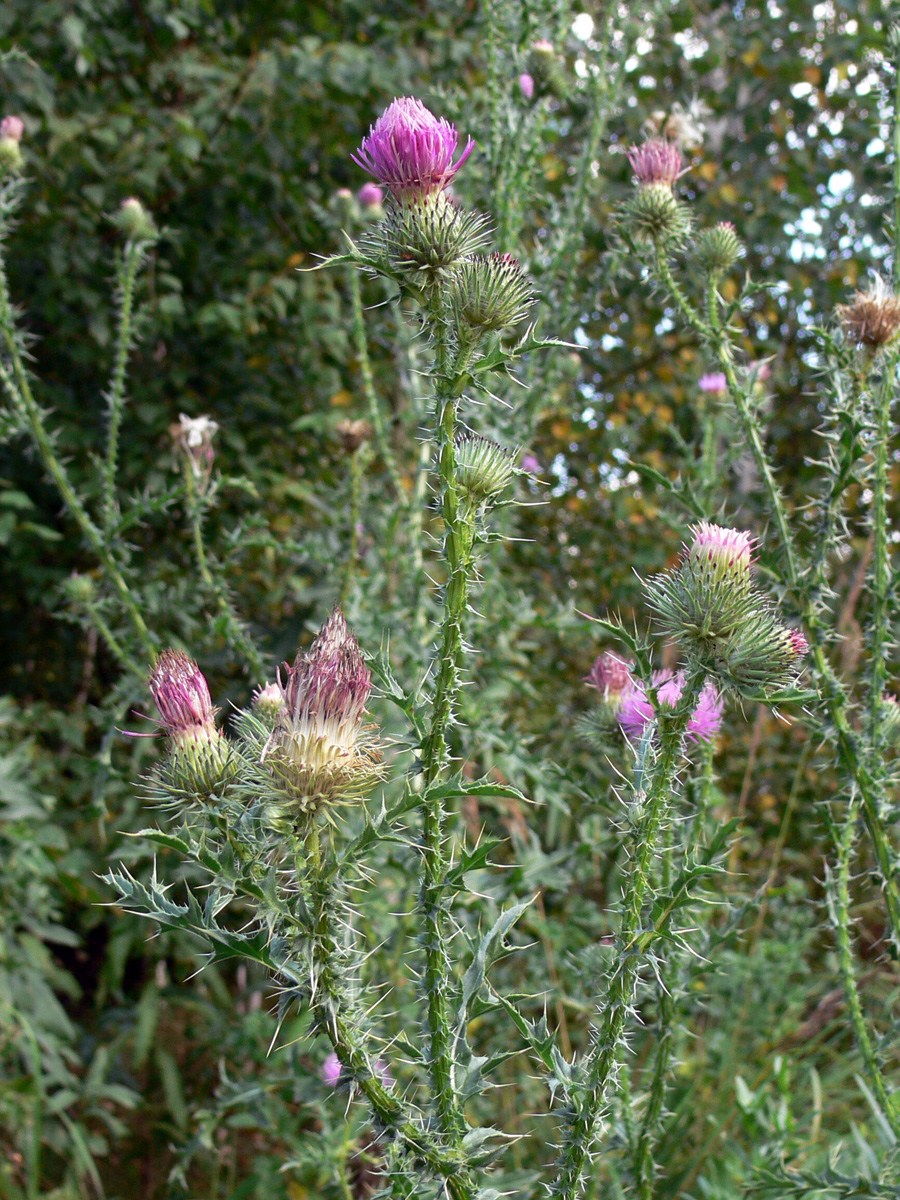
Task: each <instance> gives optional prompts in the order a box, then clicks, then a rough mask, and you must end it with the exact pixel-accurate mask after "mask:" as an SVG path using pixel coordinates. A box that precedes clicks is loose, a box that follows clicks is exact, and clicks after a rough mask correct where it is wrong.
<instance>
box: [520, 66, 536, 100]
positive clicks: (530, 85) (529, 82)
mask: <svg viewBox="0 0 900 1200" xmlns="http://www.w3.org/2000/svg"><path fill="white" fill-rule="evenodd" d="M519 91H520V92H521V93H522V95H523V96H524V97H525V99H526V100H533V99H534V77H533V76H532V75H529V74H528V72H527V71H523V72H522V74H521V75H520V76H519Z"/></svg>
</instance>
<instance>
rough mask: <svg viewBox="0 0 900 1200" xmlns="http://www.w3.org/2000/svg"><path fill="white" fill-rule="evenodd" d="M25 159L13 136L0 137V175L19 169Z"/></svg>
mask: <svg viewBox="0 0 900 1200" xmlns="http://www.w3.org/2000/svg"><path fill="white" fill-rule="evenodd" d="M24 162H25V159H24V157H23V155H22V148H21V146H20V145H19V143H18V142H17V141H16V139H15V138H11V137H0V175H5V174H6V173H7V172H10V173H12V172H14V171H21V170H22V167H23V165H24Z"/></svg>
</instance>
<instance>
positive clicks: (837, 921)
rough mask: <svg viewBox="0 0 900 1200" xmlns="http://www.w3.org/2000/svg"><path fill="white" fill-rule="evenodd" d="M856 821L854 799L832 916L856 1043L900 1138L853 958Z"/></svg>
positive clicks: (838, 834) (839, 836) (832, 888)
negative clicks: (852, 858)
mask: <svg viewBox="0 0 900 1200" xmlns="http://www.w3.org/2000/svg"><path fill="white" fill-rule="evenodd" d="M855 823H856V801H855V800H851V802H850V805H849V810H848V813H847V817H846V820H845V822H844V826H843V828H842V829H841V830H840V831H838V830H836V829H833V835H834V842H835V850H836V852H837V869H836V872H835V875H834V878H833V879H830V880H829V888H828V899H829V909H830V910H831V918H832V922H833V924H834V932H835V938H836V940H837V949H838V962H839V965H840V971H841V979H842V981H843V984H844V991H845V993H846V996H847V1010H848V1012H849V1014H850V1023H851V1024H852V1026H853V1032H854V1034H855V1036H856V1044H857V1046H858V1047H859V1051H860V1054H861V1055H862V1057H863V1061H864V1062H865V1065H866V1070H867V1071H868V1073H869V1079H870V1081H871V1083H872V1087H873V1090H874V1092H875V1098H876V1099H877V1101H878V1104H879V1106H880V1108H881V1110H882V1112H883V1113H884V1116H885V1119H886V1120H887V1122H888V1124H889V1125H890V1127H891V1129H892V1131H893V1133H894V1136H895V1137H896V1138H897V1140H898V1141H900V1116H898V1113H897V1109H896V1106H895V1105H894V1102H893V1099H892V1097H891V1095H890V1094H889V1092H888V1090H887V1084H886V1083H885V1080H884V1075H883V1074H882V1071H881V1064H880V1063H879V1061H878V1055H877V1053H876V1051H875V1047H874V1046H873V1045H872V1040H871V1038H870V1037H869V1031H868V1029H867V1027H866V1019H865V1015H864V1013H863V1010H862V1004H861V1002H860V998H859V989H858V987H857V984H856V972H855V967H854V962H853V948H852V946H851V945H850V889H849V879H850V856H851V852H852V849H853V828H854V825H855Z"/></svg>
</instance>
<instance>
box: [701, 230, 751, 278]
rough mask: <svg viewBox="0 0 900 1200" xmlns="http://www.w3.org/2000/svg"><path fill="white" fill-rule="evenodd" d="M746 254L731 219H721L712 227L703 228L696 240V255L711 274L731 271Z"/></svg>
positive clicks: (705, 269)
mask: <svg viewBox="0 0 900 1200" xmlns="http://www.w3.org/2000/svg"><path fill="white" fill-rule="evenodd" d="M743 255H744V245H743V242H742V241H741V239H740V238H739V237H738V235H737V233H736V232H735V229H734V226H733V225H732V224H731V222H730V221H720V222H719V224H718V225H714V226H713V227H712V229H703V230H701V232H700V233H698V234H697V239H696V241H695V242H694V256H695V257H696V259H697V262H698V263H699V264H700V266H701V267H702V268H703V270H704V271H708V272H709V273H710V274H719V273H720V272H724V271H730V270H731V268H732V267H733V266H734V264H735V263H736V262H737V261H738V259H739V258H742V257H743Z"/></svg>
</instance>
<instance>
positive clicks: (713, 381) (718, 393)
mask: <svg viewBox="0 0 900 1200" xmlns="http://www.w3.org/2000/svg"><path fill="white" fill-rule="evenodd" d="M697 387H698V388H699V389H700V391H701V392H705V393H706V394H707V395H708V396H713V397H715V399H717V400H721V398H722V397H723V396H725V395H726V394H727V392H728V380H727V379H726V378H725V373H724V371H710V372H709V373H708V374H706V375H701V376H700V380H699V382H698V383H697Z"/></svg>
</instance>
